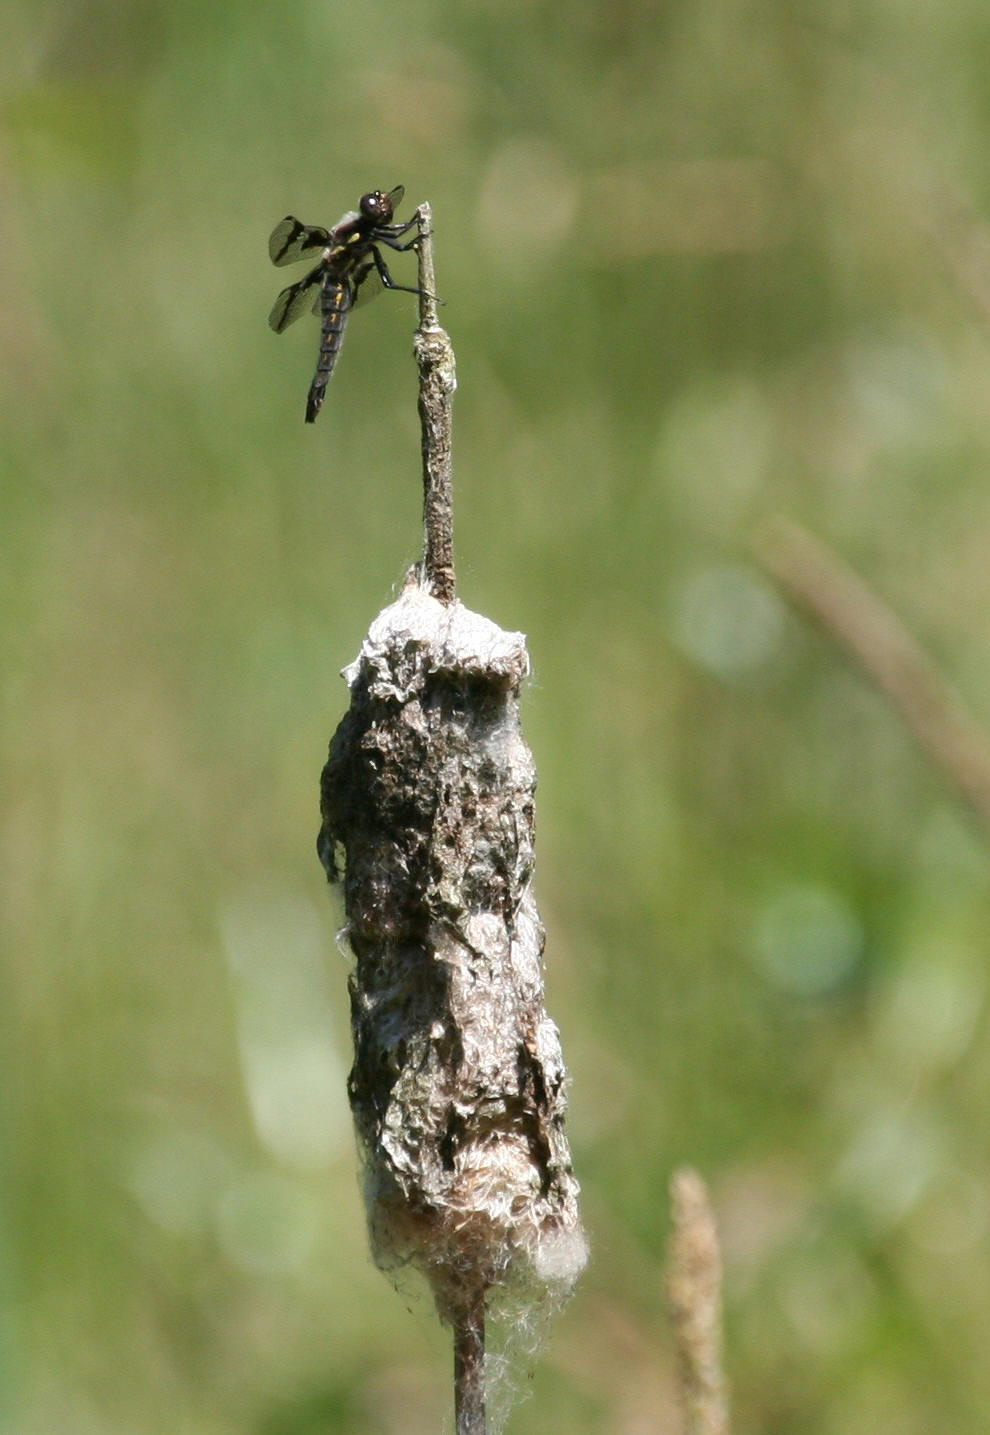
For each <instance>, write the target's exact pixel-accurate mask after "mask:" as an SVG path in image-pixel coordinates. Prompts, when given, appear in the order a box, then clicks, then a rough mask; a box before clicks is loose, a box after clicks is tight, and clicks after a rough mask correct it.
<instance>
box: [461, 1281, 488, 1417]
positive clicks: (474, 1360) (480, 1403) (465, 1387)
mask: <svg viewBox="0 0 990 1435" xmlns="http://www.w3.org/2000/svg"><path fill="white" fill-rule="evenodd" d="M454 1422H455V1428H456V1435H485V1295H484V1290H482V1291H481V1293H480V1295H479V1298H478V1300H477V1301H476V1302H475V1303H474V1304H473V1305H472V1306H471V1307H470V1308H469V1309H467V1310H465V1311H464V1312H463V1313H462V1314H461V1316H460V1317H459V1318H458V1319H457V1321H456V1322H455V1324H454Z"/></svg>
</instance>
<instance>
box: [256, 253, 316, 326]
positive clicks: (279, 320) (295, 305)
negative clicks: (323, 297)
mask: <svg viewBox="0 0 990 1435" xmlns="http://www.w3.org/2000/svg"><path fill="white" fill-rule="evenodd" d="M322 279H323V270H322V268H321V267H320V266H319V265H317V267H316V268H315V269H311V270H310V272H309V273H308V274H307V275H306V278H305V279H300V281H299V283H298V284H290V285H289V287H288V289H283V290H282V292H281V294H280V295H279V296H278V298H277V299H276V300H275V303H274V304H273V305H272V312H271V313H270V314H269V316H268V323H269V324H270V325H271V327H272V328H273V329H274V330H275V332H276V334H281V333H282V332H283V330H285V329H287V328H288V327H289V325H290V324H294V323H295V321H296V320H297V319H301V318H302V316H303V314H307V313H309V311H310V310H312V311H313V312H314V313H319V311H320V289H321V287H322V284H321V281H322Z"/></svg>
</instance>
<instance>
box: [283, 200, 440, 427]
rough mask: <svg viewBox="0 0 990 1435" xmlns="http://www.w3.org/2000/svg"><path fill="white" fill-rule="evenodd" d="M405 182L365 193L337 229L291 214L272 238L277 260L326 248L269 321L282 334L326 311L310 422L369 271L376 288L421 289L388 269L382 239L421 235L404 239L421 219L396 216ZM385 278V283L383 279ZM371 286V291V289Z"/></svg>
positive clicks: (393, 243) (395, 243)
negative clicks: (403, 219)
mask: <svg viewBox="0 0 990 1435" xmlns="http://www.w3.org/2000/svg"><path fill="white" fill-rule="evenodd" d="M404 193H405V189H404V187H403V186H402V185H401V184H399V185H396V187H395V189H393V190H390V191H389V192H388V193H387V194H386V193H383V192H382V191H381V190H380V189H375V190H372V191H371V193H370V194H363V195H362V196H361V199H360V201H359V203H358V207H357V209H356V210H353V209H352V210H350V211H348V213H347V214H345V215H344V217H343V218H342V219H340V220H338V221H337V223H336V224H335V225H334V226H333V228H332V229H321V228H320V226H319V225H315V224H301V223H300V221H299V220H298V219H294V218H293V216H292V215H291V214H290V215H288V216H287V217H286V218H285V219H283V220H282V223H281V224H277V225H276V226H275V228H274V229H273V230H272V237H271V239H269V241H268V252H269V254H270V255H271V256H272V263H273V264H279V265H281V264H294V263H296V262H297V260H300V259H306V258H308V257H309V256H311V255H312V254H314V253H315V252H317V251H318V250H322V251H323V252H322V254H321V255H320V259H319V263H318V264H317V265H316V267H315V268H313V269H311V270H310V271H309V273H308V274H307V275H306V277H305V279H300V281H299V283H298V284H290V285H289V287H288V288H287V289H283V290H282V292H281V294H280V295H279V296H278V298H277V299H276V300H275V305H274V307H273V309H272V312H271V313H270V314H269V316H268V322H269V324H270V325H271V327H272V328H273V329H274V330H275V332H276V334H281V332H282V330H283V329H287V328H288V327H289V325H290V324H292V323H294V322H295V320H296V319H298V318H299V317H300V315H302V314H305V313H306V312H307V310H309V309H311V310H312V312H313V313H314V314H320V315H321V316H322V320H323V324H322V336H321V339H320V356H319V358H318V360H317V363H316V374H315V375H314V378H313V382H312V384H310V388H309V396H308V398H307V399H306V422H307V423H308V424H311V423H312V422H313V421H314V419H315V418H316V415H317V414H318V413H319V412H320V407H321V405H322V403H323V399H324V395H325V393H326V387H327V384H328V383H329V381H330V375H331V374H332V373H333V369H334V365H335V364H336V362H337V355H338V354H339V353H340V346H341V343H342V342H343V338H344V327H345V325H346V323H347V316H348V314H349V313H350V311H351V309H353V307H354V305H355V303H356V302H357V297H358V290H359V289H360V288H361V286H362V284H363V283H364V282H365V280H366V279H367V278H368V277H369V275H372V274H373V275H375V276H376V277H375V280H374V287H375V290H376V292H377V291H378V290H379V289H380V288H381V287H382V285H384V287H385V288H386V289H401V290H402V291H403V292H404V293H406V294H418V293H419V292H420V291H419V290H418V289H411V288H409V287H408V286H406V285H405V284H396V282H395V280H394V279H393V278H392V276H391V274H390V273H389V272H388V265H387V264H386V263H385V260H384V258H383V256H382V252H381V248H380V246H381V245H383V244H384V245H386V246H387V247H388V248H389V249H396V250H399V251H400V252H401V251H403V250H406V249H411V248H412V247H413V245H414V244H415V243H416V240H415V238H413V239H410V240H407V241H406V243H404V244H403V243H400V240H401V239H402V236H403V235H404V234H408V232H409V230H410V229H412V227H413V225H414V224H415V223H416V217H415V215H414V216H413V218H412V219H408V220H406V222H405V224H393V223H392V216H393V214H394V213H395V211H396V209H397V208H398V206H399V204H400V202H401V200H402V196H403V194H404ZM379 280H380V281H381V282H380V283H379V282H378V281H379ZM366 292H367V291H366Z"/></svg>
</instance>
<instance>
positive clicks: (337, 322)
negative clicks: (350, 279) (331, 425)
mask: <svg viewBox="0 0 990 1435" xmlns="http://www.w3.org/2000/svg"><path fill="white" fill-rule="evenodd" d="M353 303H354V293H353V290H352V289H351V286H350V285H349V284H346V283H343V282H341V281H340V280H335V279H325V280H324V281H323V291H322V303H321V311H322V314H323V322H322V333H321V337H320V357H319V359H318V360H317V361H316V374H315V375H314V377H313V382H312V383H311V384H310V386H309V396H308V398H307V399H306V422H307V423H308V424H311V423H312V422H313V420H314V419H315V418H316V415H317V414H318V413H319V412H320V406H321V405H322V403H323V398H324V395H325V393H326V387H327V384H328V383H329V382H330V375H331V374H332V373H333V366H334V364H335V363H336V362H337V355H338V354H339V353H340V346H341V344H342V343H343V341H344V326H345V325H346V323H347V315H348V312H349V311H350V308H351V305H352V304H353Z"/></svg>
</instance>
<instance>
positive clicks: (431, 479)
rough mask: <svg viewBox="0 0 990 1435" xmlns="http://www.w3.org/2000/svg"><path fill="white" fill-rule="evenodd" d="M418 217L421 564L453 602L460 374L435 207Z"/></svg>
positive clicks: (436, 589) (428, 582)
mask: <svg viewBox="0 0 990 1435" xmlns="http://www.w3.org/2000/svg"><path fill="white" fill-rule="evenodd" d="M416 217H417V219H418V220H419V241H418V244H417V251H418V253H419V329H418V330H417V332H416V339H415V345H414V347H415V352H416V362H417V363H418V365H419V419H420V425H421V428H422V448H423V529H424V544H423V565H422V575H423V580H424V583H425V586H426V587H427V588H428V589H429V591H430V592H431V593H432V594H433V596H434V597H435V598H439V600H440V602H441V603H452V602H453V601H454V494H453V480H452V470H451V406H452V403H453V397H454V390H455V389H456V387H457V376H456V370H455V367H454V351H453V348H452V347H451V343H450V339H449V337H448V335H447V333H446V331H445V330H444V329H442V328H441V327H440V324H439V322H438V321H437V298H436V276H435V273H434V269H433V226H432V220H433V216H432V212H431V210H430V206H429V205H428V204H421V205H420V206H419V209H418V210H417V212H416Z"/></svg>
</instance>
